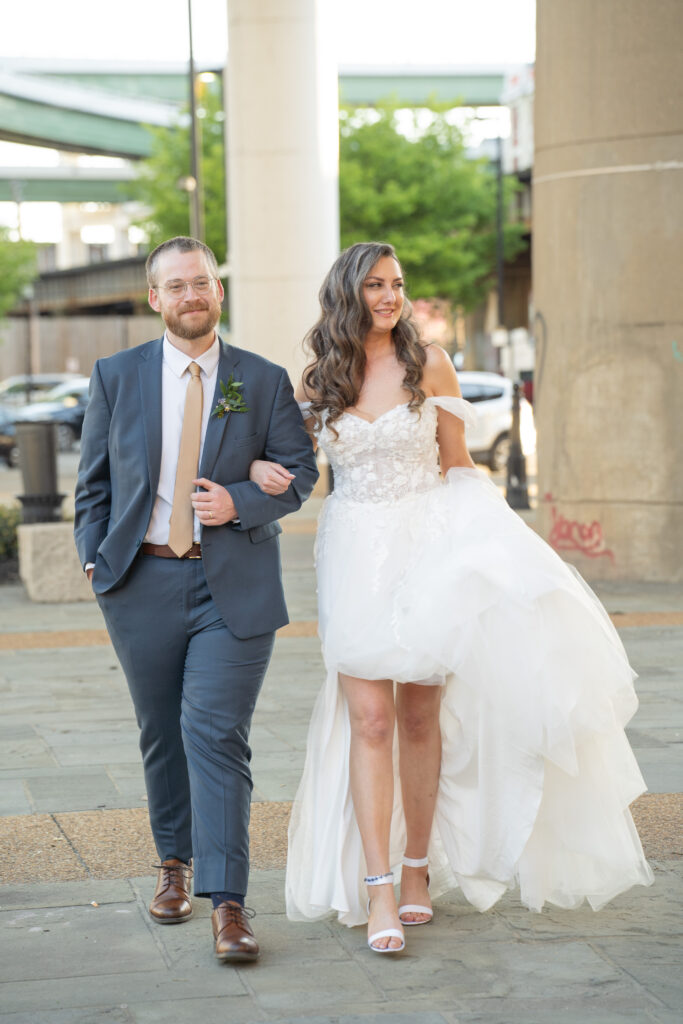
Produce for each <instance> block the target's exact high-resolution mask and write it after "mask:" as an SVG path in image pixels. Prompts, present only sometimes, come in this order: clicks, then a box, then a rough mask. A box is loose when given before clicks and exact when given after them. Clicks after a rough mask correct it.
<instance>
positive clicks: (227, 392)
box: [211, 374, 249, 420]
mask: <svg viewBox="0 0 683 1024" xmlns="http://www.w3.org/2000/svg"><path fill="white" fill-rule="evenodd" d="M218 383H219V385H220V389H221V393H222V395H223V397H222V398H220V399H219V400H218V405H217V406H216V408H215V409H214V410H213V412H212V413H211V415H212V416H218V419H219V420H221V419H223V417H224V416H225V415H227V414H228V413H230V412H249V407H248V406H246V405H245V404H244V396H243V395H242V391H241V388H243V387H244V383H243V381H241V380H235V378H234V377H233V375H232V374H230V376H229V377H228V383H227V384H224V383H223V381H222V380H219V382H218Z"/></svg>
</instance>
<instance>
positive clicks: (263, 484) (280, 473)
mask: <svg viewBox="0 0 683 1024" xmlns="http://www.w3.org/2000/svg"><path fill="white" fill-rule="evenodd" d="M249 479H250V480H251V481H252V482H253V483H255V484H256V485H257V486H258V487H260V489H261V490H262V491H263V493H264V494H270V495H272V496H273V497H275V496H277V495H278V494H284V493H285V491H286V490H287V488H288V487H289V485H290V483H291V482H292V480H293V479H294V474H293V473H290V472H289V470H288V469H285V467H284V466H281V465H280V463H279V462H266V460H265V459H255V460H254V462H252V464H251V466H250V467H249Z"/></svg>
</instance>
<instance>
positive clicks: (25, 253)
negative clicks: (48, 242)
mask: <svg viewBox="0 0 683 1024" xmlns="http://www.w3.org/2000/svg"><path fill="white" fill-rule="evenodd" d="M37 261H38V247H37V246H36V245H35V244H34V243H33V242H23V241H20V242H12V241H10V237H9V232H8V231H7V229H6V228H0V318H2V317H3V316H4V315H5V313H8V312H9V310H10V309H12V307H13V306H14V304H15V303H16V301H17V299H18V298H19V296H20V295H21V291H22V289H23V288H25V287H26V285H27V284H30V283H31V281H33V280H34V278H35V277H36V274H37V273H38V266H37Z"/></svg>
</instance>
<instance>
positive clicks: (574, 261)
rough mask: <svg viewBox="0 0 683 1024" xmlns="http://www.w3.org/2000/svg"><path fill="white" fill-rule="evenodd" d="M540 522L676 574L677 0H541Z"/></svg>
mask: <svg viewBox="0 0 683 1024" xmlns="http://www.w3.org/2000/svg"><path fill="white" fill-rule="evenodd" d="M537 35H538V41H537V63H536V110H535V115H536V123H535V137H536V151H535V159H534V182H533V191H534V200H533V201H534V213H533V225H534V269H533V298H534V305H535V308H536V310H537V313H538V314H539V315H538V316H537V320H536V324H535V334H536V337H537V342H538V345H537V364H536V389H535V393H536V397H537V409H536V412H537V426H538V431H539V495H540V496H541V498H542V500H541V503H540V515H539V520H540V529H541V532H542V533H543V535H544V536H545V537H546V538H547V539H548V540H549V541H550V543H551V544H553V546H554V547H555V548H556V549H558V550H559V551H560V552H561V554H562V555H563V556H564V557H565V558H566V559H567V560H568V561H570V562H572V563H574V564H575V565H576V566H577V567H578V568H579V569H580V571H581V572H583V573H584V574H585V575H586V576H588V577H589V578H596V579H597V578H613V579H643V580H663V581H667V580H668V581H680V580H683V283H682V278H681V253H683V105H682V104H681V97H682V96H683V61H682V60H681V40H682V39H683V3H681V0H599V2H597V3H596V0H573V2H572V3H570V4H566V3H560V2H558V0H538V7H537Z"/></svg>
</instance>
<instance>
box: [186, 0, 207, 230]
mask: <svg viewBox="0 0 683 1024" xmlns="http://www.w3.org/2000/svg"><path fill="white" fill-rule="evenodd" d="M187 19H188V28H189V41H190V63H189V78H190V82H189V86H190V167H191V177H192V178H193V179H194V187H193V188H192V189H188V198H189V200H190V234H191V235H192V237H193V238H198V239H199V241H200V242H203V241H204V201H203V199H204V190H203V188H202V154H201V144H200V137H199V124H198V119H197V95H196V88H195V86H196V82H195V71H194V50H193V46H192V0H187Z"/></svg>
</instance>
